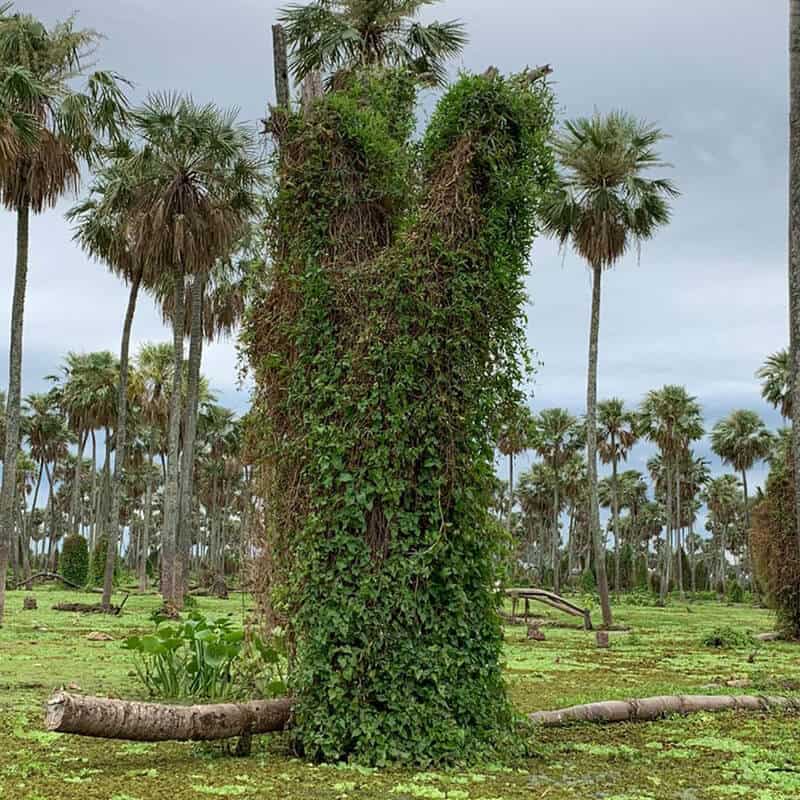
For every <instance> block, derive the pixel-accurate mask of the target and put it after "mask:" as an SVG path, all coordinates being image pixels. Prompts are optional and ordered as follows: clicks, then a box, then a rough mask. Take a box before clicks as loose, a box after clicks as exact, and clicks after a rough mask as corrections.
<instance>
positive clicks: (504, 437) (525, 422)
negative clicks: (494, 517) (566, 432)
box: [497, 403, 533, 532]
mask: <svg viewBox="0 0 800 800" xmlns="http://www.w3.org/2000/svg"><path fill="white" fill-rule="evenodd" d="M532 425H533V415H532V414H531V411H530V409H529V408H528V406H526V405H525V404H524V403H520V404H519V405H517V406H515V407H513V408H512V409H511V410H510V411H509V413H508V414H507V416H506V419H505V420H504V421H503V424H502V425H501V427H500V435H499V436H498V438H497V449H498V450H499V451H500V452H501V453H502V454H503V455H504V456H507V457H508V514H507V515H506V526H507V528H508V530H509V532H510V531H511V522H512V514H513V511H514V458H515V456H518V455H519V454H520V453H523V452H525V450H527V449H528V447H530V438H531V428H532Z"/></svg>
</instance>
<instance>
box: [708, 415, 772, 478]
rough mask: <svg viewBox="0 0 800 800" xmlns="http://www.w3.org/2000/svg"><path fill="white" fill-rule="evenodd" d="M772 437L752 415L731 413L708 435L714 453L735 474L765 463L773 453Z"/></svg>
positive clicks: (758, 419) (756, 416) (759, 419)
mask: <svg viewBox="0 0 800 800" xmlns="http://www.w3.org/2000/svg"><path fill="white" fill-rule="evenodd" d="M772 441H773V437H772V434H771V433H770V432H769V431H768V430H767V426H766V425H765V424H764V422H763V420H762V419H761V417H759V416H758V414H756V412H755V411H745V410H740V411H734V412H732V413H731V414H730V416H728V417H726V418H725V419H722V420H720V421H719V422H718V423H717V424H716V425H715V426H714V429H713V430H712V431H711V447H712V449H713V450H714V452H715V453H716V454H717V455H718V456H719V457H720V458H721V459H722V460H723V461H724V462H725V463H726V464H729V465H730V466H731V467H733V468H734V469H735V470H737V471H738V472H743V471H745V470H748V469H750V467H752V466H753V464H755V463H756V462H757V461H761V460H762V459H765V458H766V457H767V456H768V455H769V453H770V450H771V449H772Z"/></svg>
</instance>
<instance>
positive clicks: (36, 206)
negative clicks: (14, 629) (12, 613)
mask: <svg viewBox="0 0 800 800" xmlns="http://www.w3.org/2000/svg"><path fill="white" fill-rule="evenodd" d="M98 39H99V36H98V34H96V33H95V32H94V31H89V30H79V29H76V28H75V24H74V20H73V19H68V20H67V21H66V22H61V23H57V24H55V25H54V26H53V27H52V28H50V29H48V28H47V27H45V26H44V25H43V24H42V23H41V22H39V20H37V19H36V18H34V17H32V16H30V15H27V14H15V15H14V16H11V17H6V18H3V19H2V20H0V71H1V70H14V69H16V70H24V71H26V72H27V73H29V74H30V75H31V76H32V77H33V79H34V80H35V81H36V83H37V84H38V85H39V87H40V89H39V91H38V92H37V93H36V94H35V95H31V96H28V97H25V98H19V104H18V105H15V106H14V110H15V111H16V112H19V113H22V114H25V115H29V116H30V117H32V118H33V119H34V120H36V124H37V126H38V130H37V135H36V138H35V140H34V141H32V142H31V143H28V144H26V145H25V146H23V147H20V148H18V149H17V152H16V154H15V155H14V156H13V157H7V158H4V159H3V160H2V161H0V201H2V203H3V205H5V207H6V208H8V209H9V210H12V211H15V212H16V214H17V260H16V268H15V276H14V296H13V299H12V309H11V336H10V348H9V349H10V355H9V381H8V403H7V404H8V412H7V413H8V435H7V438H6V455H5V464H6V469H4V470H3V482H2V490H0V622H2V618H3V611H4V605H5V576H6V569H7V564H8V543H9V541H10V536H11V529H12V526H13V508H14V502H13V495H14V481H15V475H16V469H15V462H16V457H17V450H18V444H19V420H20V402H21V374H22V331H23V319H24V309H25V287H26V283H27V273H28V240H29V223H30V214H31V212H33V213H34V214H38V213H40V212H42V211H43V210H44V209H46V208H52V207H53V206H54V205H55V204H56V202H57V201H58V199H59V198H60V197H61V196H62V195H63V194H64V193H65V192H66V191H68V190H70V189H74V188H76V187H77V184H78V182H79V179H80V171H81V166H82V164H85V163H90V162H91V161H92V160H93V158H94V155H95V153H96V150H97V146H98V144H100V143H101V141H102V140H103V139H104V138H105V137H109V136H110V137H115V136H116V135H117V134H118V133H119V126H120V124H121V122H122V121H123V120H124V115H125V100H124V95H123V92H122V89H121V88H120V80H119V78H118V76H116V75H114V74H113V73H110V72H94V73H91V74H89V75H88V76H87V75H86V72H85V69H84V61H85V57H86V56H87V55H89V54H90V53H91V52H93V50H94V47H95V44H96V43H97V41H98ZM81 76H83V77H86V79H87V82H86V88H85V91H83V92H77V91H75V89H74V88H73V86H74V82H75V80H76V78H79V77H81Z"/></svg>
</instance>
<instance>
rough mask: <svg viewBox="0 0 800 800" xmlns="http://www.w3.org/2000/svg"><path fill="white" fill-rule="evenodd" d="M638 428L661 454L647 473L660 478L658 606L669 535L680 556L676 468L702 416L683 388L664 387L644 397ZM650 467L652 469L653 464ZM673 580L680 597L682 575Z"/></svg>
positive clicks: (665, 586) (665, 583) (666, 576)
mask: <svg viewBox="0 0 800 800" xmlns="http://www.w3.org/2000/svg"><path fill="white" fill-rule="evenodd" d="M639 425H640V430H641V432H642V435H643V436H645V437H646V438H647V439H649V440H650V441H651V442H653V443H654V444H655V445H656V446H657V447H658V448H659V450H660V451H661V452H660V455H661V459H660V460H661V466H659V467H657V469H653V470H651V472H653V473H655V474H660V475H661V481H662V484H663V497H664V517H665V519H666V523H667V530H666V537H665V541H664V558H663V564H662V570H661V588H660V593H659V599H660V602H661V603H664V602H665V601H666V596H667V592H668V591H669V584H670V571H671V565H672V553H673V541H672V538H673V533H675V536H676V539H677V541H676V548H675V549H676V551H678V552H680V548H681V543H680V522H678V520H680V518H681V502H680V497H681V471H680V468H679V465H680V463H681V460H682V459H683V458H685V456H686V453H687V451H688V448H689V444H690V443H691V442H693V441H696V440H697V439H699V438H700V437H701V436H702V435H703V423H702V413H701V410H700V406H699V404H698V403H697V400H696V398H694V397H692V396H690V395H689V394H688V393H687V391H686V389H685V388H684V387H683V386H675V385H668V386H664V387H663V388H662V389H658V390H652V391H650V392H648V393H647V395H646V396H645V399H644V400H643V401H642V405H641V409H640V411H639ZM652 463H653V464H654V465H655V460H653V462H652ZM648 466H650V465H648ZM657 488H658V487H657ZM679 569H681V567H680V560H679ZM677 578H678V588H679V591H680V593H681V594H683V585H682V579H683V575H682V571H681V572H679V573H678V576H677Z"/></svg>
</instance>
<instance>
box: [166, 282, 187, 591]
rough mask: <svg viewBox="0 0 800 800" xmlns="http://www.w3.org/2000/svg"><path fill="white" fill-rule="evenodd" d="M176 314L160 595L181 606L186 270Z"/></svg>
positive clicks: (178, 288) (176, 284)
mask: <svg viewBox="0 0 800 800" xmlns="http://www.w3.org/2000/svg"><path fill="white" fill-rule="evenodd" d="M174 294H175V313H174V317H173V320H172V346H173V350H174V365H173V376H172V394H171V395H170V401H169V433H168V443H167V479H166V482H165V485H164V511H163V528H162V536H161V594H162V596H163V598H164V602H165V603H167V604H171V605H175V606H178V607H180V605H181V603H182V600H183V598H182V597H178V596H177V593H178V586H177V585H176V577H177V575H176V571H177V569H178V565H177V560H178V512H179V509H178V502H179V496H178V482H179V479H180V464H179V461H180V434H181V406H182V405H183V404H182V403H181V389H182V378H183V334H184V317H185V302H186V300H185V297H184V277H183V270H180V272H176V274H175V277H174Z"/></svg>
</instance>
